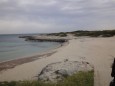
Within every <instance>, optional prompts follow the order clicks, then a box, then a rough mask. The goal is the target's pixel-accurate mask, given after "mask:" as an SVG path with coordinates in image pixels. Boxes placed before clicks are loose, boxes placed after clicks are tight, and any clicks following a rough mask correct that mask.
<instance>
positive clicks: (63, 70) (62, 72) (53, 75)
mask: <svg viewBox="0 0 115 86" xmlns="http://www.w3.org/2000/svg"><path fill="white" fill-rule="evenodd" d="M90 70H93V67H92V66H91V65H90V64H89V63H88V62H78V61H68V60H65V61H63V62H57V63H52V64H49V65H47V66H46V67H45V68H44V69H43V70H42V71H41V73H40V74H39V75H38V80H41V81H45V82H49V81H52V82H57V81H61V80H63V79H64V78H66V77H68V76H70V75H72V74H74V73H76V72H79V71H90Z"/></svg>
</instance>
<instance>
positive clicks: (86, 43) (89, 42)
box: [0, 37, 115, 86]
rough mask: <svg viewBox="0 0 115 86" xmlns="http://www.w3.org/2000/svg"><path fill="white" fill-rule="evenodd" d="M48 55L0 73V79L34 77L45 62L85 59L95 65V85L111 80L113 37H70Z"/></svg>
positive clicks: (114, 40) (113, 49)
mask: <svg viewBox="0 0 115 86" xmlns="http://www.w3.org/2000/svg"><path fill="white" fill-rule="evenodd" d="M57 50H58V52H57V53H55V54H53V55H52V56H50V57H47V58H43V59H39V60H36V61H33V62H30V63H25V64H23V65H19V66H17V67H15V68H13V69H9V70H7V71H4V72H2V73H0V81H4V80H7V81H11V80H28V79H36V77H35V76H37V75H38V73H40V71H41V70H42V68H44V67H45V66H46V65H47V64H50V63H54V62H59V61H62V60H64V59H69V60H70V61H81V60H86V61H88V62H90V63H91V64H93V65H94V67H95V86H109V83H110V81H111V79H112V78H111V76H110V74H111V64H112V62H113V58H114V57H112V56H115V37H111V38H79V39H72V40H70V41H69V44H68V45H66V46H63V47H61V48H59V49H57Z"/></svg>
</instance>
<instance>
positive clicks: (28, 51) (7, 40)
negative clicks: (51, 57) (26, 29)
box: [0, 34, 60, 62]
mask: <svg viewBox="0 0 115 86" xmlns="http://www.w3.org/2000/svg"><path fill="white" fill-rule="evenodd" d="M23 35H24V34H23ZM28 35H34V34H25V36H28ZM19 36H22V35H21V34H12V35H11V34H10V35H9V34H7V35H0V62H3V61H8V60H12V59H19V58H23V57H29V56H32V55H37V54H40V53H43V52H46V51H48V50H51V49H55V48H57V47H59V46H60V43H57V42H32V41H25V39H24V38H19Z"/></svg>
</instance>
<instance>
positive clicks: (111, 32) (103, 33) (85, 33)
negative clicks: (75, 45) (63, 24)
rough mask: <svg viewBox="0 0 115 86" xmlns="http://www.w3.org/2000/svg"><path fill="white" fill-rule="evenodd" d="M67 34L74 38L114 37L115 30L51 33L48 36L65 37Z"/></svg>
mask: <svg viewBox="0 0 115 86" xmlns="http://www.w3.org/2000/svg"><path fill="white" fill-rule="evenodd" d="M67 34H73V35H74V36H90V37H112V36H114V35H115V30H102V31H85V30H78V31H73V32H60V33H51V34H48V35H53V36H60V37H66V36H67Z"/></svg>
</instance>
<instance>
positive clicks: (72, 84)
mask: <svg viewBox="0 0 115 86" xmlns="http://www.w3.org/2000/svg"><path fill="white" fill-rule="evenodd" d="M93 85H94V71H88V72H78V73H76V74H74V75H72V76H68V77H67V78H65V79H64V80H63V81H60V82H58V83H52V82H49V83H44V82H41V81H12V82H6V81H5V82H0V86H93Z"/></svg>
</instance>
